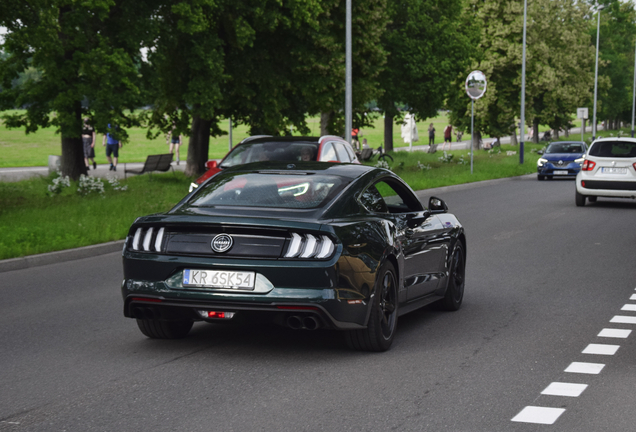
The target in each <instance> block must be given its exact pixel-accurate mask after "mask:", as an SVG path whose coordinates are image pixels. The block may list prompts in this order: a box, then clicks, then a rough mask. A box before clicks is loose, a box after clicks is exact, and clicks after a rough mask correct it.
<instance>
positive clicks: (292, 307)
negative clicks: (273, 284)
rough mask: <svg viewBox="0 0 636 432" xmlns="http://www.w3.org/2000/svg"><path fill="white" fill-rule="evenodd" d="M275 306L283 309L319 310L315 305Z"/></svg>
mask: <svg viewBox="0 0 636 432" xmlns="http://www.w3.org/2000/svg"><path fill="white" fill-rule="evenodd" d="M276 308H277V309H285V310H316V311H317V310H319V309H318V308H317V307H315V306H276Z"/></svg>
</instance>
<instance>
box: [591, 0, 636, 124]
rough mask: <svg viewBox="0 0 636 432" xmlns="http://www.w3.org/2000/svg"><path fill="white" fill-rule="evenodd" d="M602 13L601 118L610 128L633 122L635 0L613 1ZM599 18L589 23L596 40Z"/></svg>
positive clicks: (635, 32) (599, 106)
mask: <svg viewBox="0 0 636 432" xmlns="http://www.w3.org/2000/svg"><path fill="white" fill-rule="evenodd" d="M604 4H605V8H604V9H603V10H602V12H601V34H600V39H599V57H600V61H599V76H600V79H601V84H603V86H599V87H600V89H599V98H598V99H599V103H598V106H597V109H598V113H597V115H598V117H599V118H604V119H606V120H608V123H609V124H610V128H611V129H616V128H617V126H618V125H617V123H618V122H620V121H624V122H631V116H632V95H633V74H630V73H629V72H630V71H631V72H633V70H634V40H635V38H636V25H635V23H636V11H635V10H634V4H633V3H632V2H621V1H618V0H610V1H606V2H604ZM596 26H597V21H596V19H594V20H591V22H590V34H591V35H592V37H591V39H592V40H593V41H596Z"/></svg>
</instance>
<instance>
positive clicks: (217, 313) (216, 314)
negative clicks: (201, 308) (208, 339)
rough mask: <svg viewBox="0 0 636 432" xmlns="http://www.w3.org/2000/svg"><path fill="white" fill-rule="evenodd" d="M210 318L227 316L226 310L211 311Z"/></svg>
mask: <svg viewBox="0 0 636 432" xmlns="http://www.w3.org/2000/svg"><path fill="white" fill-rule="evenodd" d="M208 318H225V312H216V311H209V312H208Z"/></svg>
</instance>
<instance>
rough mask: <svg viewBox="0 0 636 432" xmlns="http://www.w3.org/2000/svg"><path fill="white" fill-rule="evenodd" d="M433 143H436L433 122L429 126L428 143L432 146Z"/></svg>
mask: <svg viewBox="0 0 636 432" xmlns="http://www.w3.org/2000/svg"><path fill="white" fill-rule="evenodd" d="M433 144H435V126H433V123H431V124H430V126H429V127H428V145H429V146H432V145H433Z"/></svg>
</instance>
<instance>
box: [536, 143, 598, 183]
mask: <svg viewBox="0 0 636 432" xmlns="http://www.w3.org/2000/svg"><path fill="white" fill-rule="evenodd" d="M586 150H587V147H586V145H585V143H584V142H583V141H556V142H552V143H550V144H549V145H548V147H547V148H546V150H545V153H543V155H542V156H541V157H540V158H539V160H538V161H537V173H538V174H537V179H539V180H543V179H545V178H546V177H547V178H548V180H551V179H552V177H553V176H557V177H576V175H577V174H578V172H579V171H580V170H581V164H582V163H583V156H584V155H585V152H586Z"/></svg>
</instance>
